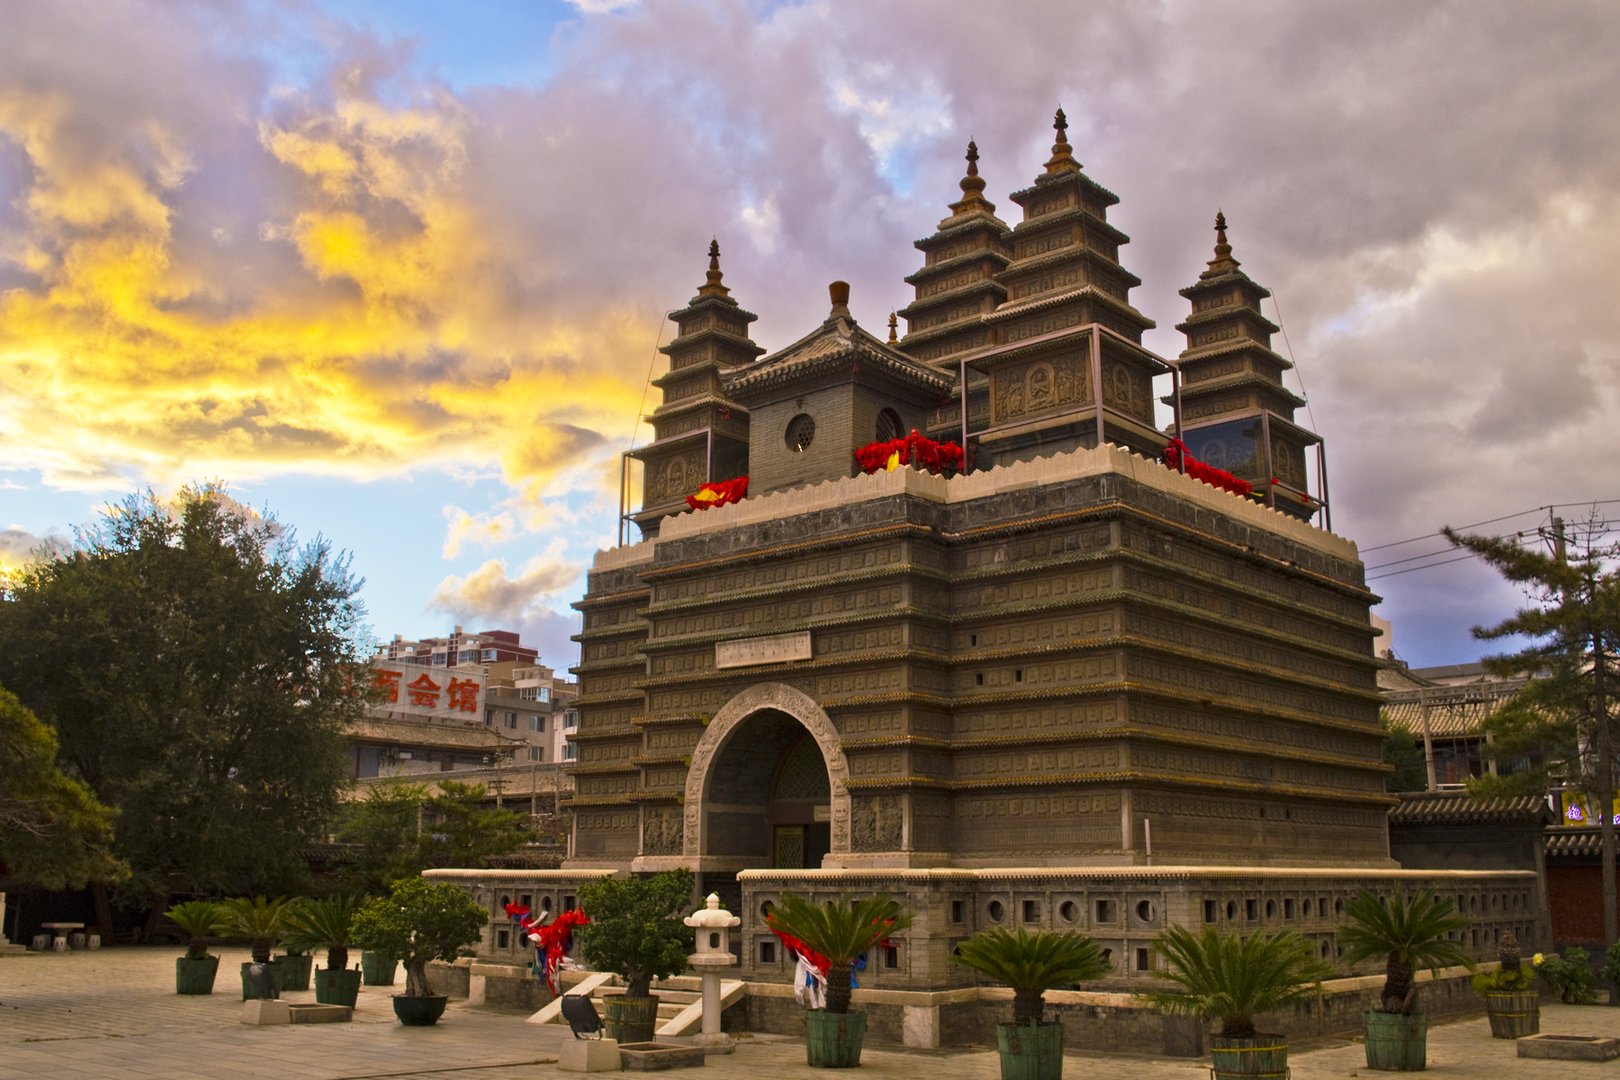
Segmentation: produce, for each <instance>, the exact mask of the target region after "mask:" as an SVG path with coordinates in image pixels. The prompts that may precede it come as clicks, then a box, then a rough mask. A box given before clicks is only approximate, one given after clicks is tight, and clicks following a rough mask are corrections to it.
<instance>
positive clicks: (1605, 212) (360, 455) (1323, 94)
mask: <svg viewBox="0 0 1620 1080" xmlns="http://www.w3.org/2000/svg"><path fill="white" fill-rule="evenodd" d="M4 8H5V24H6V31H5V33H4V34H3V35H0V561H3V562H5V563H8V564H14V563H15V562H17V561H18V560H19V559H21V558H23V557H24V556H25V553H26V552H27V550H28V549H29V548H30V547H31V546H32V545H33V544H35V543H37V542H38V539H39V538H41V537H45V536H49V535H53V534H65V533H67V532H68V531H69V530H70V528H71V527H72V526H73V525H75V524H78V523H83V522H85V521H87V520H89V519H90V518H91V517H92V515H93V514H94V512H95V510H96V508H97V507H99V506H101V505H103V504H104V503H106V502H107V501H108V500H110V499H115V498H118V497H120V496H121V495H122V494H123V493H125V492H128V491H131V490H135V489H137V488H139V487H142V486H146V485H150V486H152V487H154V488H156V489H157V490H159V491H166V490H170V489H172V488H174V487H175V486H177V485H179V484H181V483H183V482H186V481H188V480H197V479H205V478H220V479H223V480H225V481H227V482H229V484H230V485H231V489H232V491H233V492H234V493H235V494H236V495H237V496H238V497H239V498H241V499H243V500H244V501H247V502H250V503H252V504H253V505H255V506H268V507H269V508H270V509H271V510H272V511H274V512H276V513H277V514H278V515H279V516H280V517H281V518H282V519H283V520H284V521H286V522H288V523H290V524H292V525H295V526H296V527H297V528H298V529H299V531H300V534H301V535H303V536H305V537H309V536H313V535H314V534H315V533H317V532H319V533H322V534H324V535H326V536H327V537H329V538H331V539H332V540H334V541H335V542H336V543H337V544H338V545H339V546H341V547H345V548H348V549H350V550H351V551H352V552H353V554H354V557H355V569H356V570H357V572H359V573H360V574H362V575H364V576H365V577H366V578H367V581H368V583H367V585H366V588H365V590H364V593H363V596H364V598H365V600H366V602H367V604H368V606H369V608H370V611H371V621H372V625H373V627H374V629H375V632H376V633H377V634H378V635H379V636H380V637H386V636H389V635H392V634H394V633H403V634H406V635H407V636H419V635H426V634H437V633H443V632H445V631H447V630H448V629H449V628H450V626H451V625H452V624H453V623H458V622H459V623H464V624H467V625H468V626H469V628H472V627H475V626H476V627H480V628H483V627H491V626H495V625H501V626H520V627H521V628H522V629H523V630H524V632H525V634H526V636H527V637H528V638H530V639H531V640H534V641H536V642H538V643H539V644H540V645H541V646H542V649H543V653H544V656H545V659H546V660H547V662H550V663H553V664H555V665H557V666H566V665H567V664H569V663H571V662H573V660H574V658H575V657H574V647H573V646H572V645H571V644H569V643H568V641H567V635H568V633H569V632H570V627H571V624H572V619H571V615H570V612H569V609H568V603H569V601H570V600H571V599H572V598H573V597H575V596H576V595H578V593H579V592H580V591H581V589H582V583H583V578H582V573H583V567H584V566H585V565H586V564H587V563H588V561H589V559H590V555H591V553H592V552H593V551H594V550H595V549H596V548H597V547H600V546H604V545H606V544H609V543H611V542H612V537H613V535H614V517H615V512H616V501H617V494H618V492H617V479H616V478H617V468H618V466H617V461H618V454H619V453H620V452H621V451H622V450H624V449H625V448H626V447H627V446H628V445H629V442H630V440H631V439H632V438H633V437H634V438H638V439H642V440H644V439H645V433H646V429H644V428H642V429H638V427H637V424H636V419H635V418H636V415H637V410H638V407H639V404H640V402H641V399H642V393H643V389H644V385H645V381H646V378H647V374H648V369H649V364H650V363H651V362H652V360H653V357H654V347H655V344H656V342H657V338H658V335H659V334H660V332H661V321H662V315H663V313H664V312H665V311H666V310H668V309H670V308H674V307H678V306H680V305H681V304H682V303H684V302H685V300H686V299H687V298H688V297H690V296H691V295H692V294H693V291H694V289H695V287H696V286H697V285H698V284H699V283H701V281H702V272H703V269H704V265H705V264H704V259H703V254H704V251H705V248H706V247H707V245H708V242H709V239H710V238H711V236H712V237H716V238H718V239H719V241H720V245H721V248H722V250H723V251H724V253H725V255H724V260H723V265H724V269H725V272H726V283H727V284H728V285H730V286H732V288H733V290H734V293H733V295H734V296H736V297H737V299H738V300H739V301H740V302H741V303H742V304H743V305H744V306H745V307H748V308H749V309H751V310H753V311H756V312H758V313H759V315H760V316H761V318H760V320H759V322H758V323H757V324H755V338H756V340H758V341H759V342H760V344H762V345H765V346H767V347H776V346H780V345H784V344H786V343H788V342H790V341H792V340H794V339H795V338H796V337H798V336H800V335H801V334H803V333H805V332H806V331H808V330H809V329H810V328H811V327H813V326H814V325H815V324H816V323H818V322H819V321H820V319H821V318H822V317H824V315H825V310H826V288H825V286H826V283H827V282H828V281H830V280H832V279H834V278H844V279H846V280H848V281H850V282H851V283H852V284H853V287H854V289H853V298H852V307H853V309H854V311H855V314H856V315H857V316H858V317H859V318H860V319H861V320H862V321H863V322H864V323H865V325H867V326H868V327H871V328H874V329H881V327H882V324H883V322H884V321H885V319H886V316H887V314H888V312H889V310H890V309H891V308H894V307H898V306H900V305H903V304H904V303H905V302H906V300H907V299H908V296H907V293H908V289H907V287H906V286H905V284H904V282H903V281H902V280H901V278H902V277H903V276H904V275H905V274H907V273H909V272H911V271H912V270H914V269H915V268H916V266H917V265H918V261H919V255H918V253H917V252H916V251H915V250H914V249H913V248H912V247H911V241H912V240H913V239H915V238H917V237H920V236H925V235H927V234H928V233H929V232H931V231H932V229H933V228H934V224H935V222H936V221H937V220H938V219H939V218H940V217H941V216H942V215H943V214H944V213H946V211H945V204H946V203H947V202H950V201H951V200H952V199H953V198H954V197H955V196H956V180H957V179H958V177H959V176H960V175H961V167H962V161H961V155H962V149H963V146H964V144H965V143H966V142H967V140H968V138H969V137H972V138H975V139H977V141H978V144H979V147H980V149H981V153H982V155H983V159H982V161H981V169H982V172H983V174H984V175H985V177H986V179H987V180H988V182H989V188H988V190H987V191H986V195H987V196H989V197H990V198H991V199H992V200H994V201H996V202H998V203H1000V204H1001V207H1000V208H1001V210H1002V212H1003V214H1004V215H1007V216H1009V217H1011V214H1010V213H1009V212H1010V211H1016V207H1015V206H1013V205H1012V204H1011V203H1009V202H1007V201H1006V198H1005V196H1006V194H1007V192H1008V191H1010V190H1014V189H1016V188H1020V187H1023V186H1026V185H1027V184H1028V183H1029V182H1030V181H1031V180H1032V179H1033V177H1034V176H1035V174H1036V173H1037V172H1038V171H1039V170H1040V166H1041V164H1042V163H1043V162H1044V161H1045V160H1046V158H1047V156H1048V149H1049V146H1050V143H1051V129H1050V127H1049V124H1050V117H1051V113H1052V110H1053V108H1054V107H1055V106H1056V105H1058V104H1060V103H1061V104H1062V106H1063V107H1064V109H1065V110H1066V111H1067V113H1068V115H1069V117H1070V121H1071V125H1072V126H1071V130H1070V141H1071V142H1073V143H1074V145H1075V148H1076V150H1075V153H1076V156H1077V157H1078V158H1079V159H1080V160H1081V161H1082V162H1084V163H1085V166H1086V169H1087V171H1088V172H1089V173H1090V175H1092V176H1093V177H1094V178H1095V179H1097V180H1098V181H1099V182H1100V183H1102V184H1104V185H1105V186H1107V187H1108V188H1110V189H1112V190H1113V191H1115V192H1116V193H1118V194H1119V195H1120V197H1121V200H1122V201H1121V203H1120V205H1119V206H1118V207H1116V208H1115V211H1114V212H1113V216H1112V220H1113V221H1114V222H1115V223H1116V224H1117V225H1118V226H1119V227H1121V228H1122V229H1124V230H1125V231H1126V232H1127V233H1129V234H1130V235H1131V237H1132V243H1131V244H1130V245H1129V246H1128V247H1126V248H1125V249H1124V250H1123V252H1122V255H1121V259H1122V261H1123V262H1124V264H1125V265H1126V266H1127V267H1128V268H1129V269H1130V270H1132V271H1133V272H1135V273H1136V274H1137V275H1139V276H1140V277H1141V278H1142V281H1143V284H1142V286H1141V287H1140V288H1138V289H1137V290H1135V292H1134V293H1133V295H1132V299H1133V301H1134V303H1135V304H1136V306H1137V307H1138V308H1140V309H1141V310H1142V311H1143V312H1145V313H1146V314H1147V315H1149V316H1150V317H1152V318H1154V319H1156V320H1157V321H1158V324H1159V328H1158V329H1157V330H1155V331H1152V332H1150V333H1149V335H1148V339H1147V343H1148V345H1149V346H1150V347H1152V348H1154V349H1155V350H1156V351H1158V352H1160V353H1161V354H1165V355H1171V356H1174V355H1175V354H1177V353H1178V352H1179V351H1180V350H1181V348H1182V345H1183V339H1182V337H1181V335H1180V334H1178V333H1177V332H1176V331H1175V329H1174V327H1175V324H1176V322H1178V321H1179V320H1180V319H1181V318H1182V317H1183V316H1184V315H1185V313H1186V312H1187V304H1186V301H1185V300H1183V299H1182V298H1181V297H1179V296H1178V295H1176V290H1177V289H1178V288H1180V287H1182V286H1184V285H1186V284H1189V283H1190V282H1191V281H1193V280H1194V278H1195V277H1196V275H1197V273H1198V271H1199V270H1201V269H1202V268H1203V264H1204V261H1205V260H1207V259H1208V258H1210V253H1209V249H1210V246H1211V243H1212V239H1213V238H1212V234H1211V232H1210V222H1211V219H1212V217H1213V215H1214V213H1215V210H1216V209H1217V208H1221V209H1224V211H1225V212H1226V215H1227V217H1228V219H1229V221H1230V222H1231V240H1232V242H1233V244H1234V246H1235V249H1236V255H1237V257H1238V258H1239V259H1240V260H1242V262H1243V265H1244V268H1245V269H1246V270H1247V271H1248V272H1249V273H1250V274H1251V275H1252V276H1253V277H1254V278H1255V279H1256V280H1257V281H1259V282H1261V283H1262V284H1264V285H1267V286H1268V287H1270V288H1272V289H1273V290H1274V291H1275V292H1276V298H1277V300H1278V302H1279V303H1280V319H1281V322H1282V323H1283V325H1284V327H1285V328H1286V330H1287V343H1286V347H1287V348H1288V349H1291V351H1292V354H1293V356H1294V358H1295V359H1296V360H1297V361H1298V363H1299V375H1300V376H1301V379H1302V380H1303V390H1304V391H1305V392H1307V393H1308V396H1309V398H1310V402H1311V411H1310V414H1309V416H1305V417H1303V419H1305V420H1306V422H1307V423H1311V424H1313V425H1314V426H1315V427H1316V429H1317V430H1319V431H1320V432H1322V433H1323V434H1324V435H1325V436H1326V438H1327V441H1328V442H1327V445H1328V464H1329V469H1330V474H1331V494H1332V497H1333V503H1334V519H1333V524H1334V526H1335V531H1337V532H1339V533H1341V534H1343V535H1346V536H1348V537H1350V538H1351V539H1353V540H1355V541H1356V542H1358V543H1359V544H1361V545H1362V548H1363V550H1364V551H1366V559H1367V563H1368V565H1369V567H1375V569H1371V570H1370V576H1372V577H1374V578H1375V579H1376V580H1374V581H1373V582H1372V585H1373V588H1374V589H1375V590H1376V591H1378V592H1379V593H1380V594H1381V595H1383V596H1384V597H1386V600H1385V602H1384V603H1383V605H1382V607H1381V608H1380V609H1379V610H1380V612H1381V613H1382V614H1383V615H1384V616H1385V617H1387V618H1390V619H1392V620H1393V621H1394V623H1395V648H1396V651H1397V653H1398V654H1399V655H1400V656H1402V657H1403V658H1405V659H1407V660H1409V661H1410V662H1412V663H1413V664H1434V663H1452V662H1461V661H1466V660H1472V659H1475V658H1477V657H1478V655H1479V654H1480V651H1481V646H1480V645H1479V644H1478V643H1477V642H1474V641H1472V640H1471V639H1470V637H1469V634H1468V627H1469V626H1470V625H1472V624H1474V623H1479V622H1492V621H1495V620H1496V619H1498V618H1500V617H1502V616H1504V615H1505V614H1506V613H1507V612H1508V611H1509V610H1510V608H1511V607H1512V606H1513V605H1514V604H1515V603H1516V602H1517V601H1518V600H1519V599H1520V598H1519V597H1518V595H1517V594H1516V593H1515V592H1514V591H1513V590H1511V589H1508V588H1505V587H1503V586H1501V585H1499V584H1497V583H1496V582H1495V581H1494V578H1493V576H1492V574H1491V573H1490V572H1489V571H1487V570H1485V569H1483V568H1481V567H1478V566H1476V565H1475V564H1473V563H1472V562H1469V561H1462V562H1457V563H1448V564H1445V565H1434V566H1431V564H1442V563H1446V560H1447V559H1448V558H1449V557H1441V558H1438V559H1426V560H1425V559H1419V560H1417V561H1399V560H1408V559H1411V558H1412V557H1414V556H1419V555H1421V554H1423V553H1426V552H1437V551H1440V550H1442V548H1443V547H1444V545H1443V543H1439V542H1435V541H1433V540H1430V541H1425V542H1419V543H1412V544H1405V545H1402V546H1394V547H1390V546H1386V545H1391V544H1396V543H1397V542H1399V541H1405V540H1409V539H1412V538H1417V537H1424V536H1430V535H1432V534H1433V533H1434V532H1435V531H1436V530H1438V529H1439V527H1440V526H1442V525H1444V524H1452V525H1459V526H1466V525H1472V524H1474V523H1476V522H1487V521H1490V520H1491V519H1501V520H1496V521H1492V523H1491V524H1489V525H1487V526H1485V528H1487V529H1489V530H1492V531H1503V530H1507V531H1520V530H1524V531H1527V532H1528V533H1529V534H1530V540H1531V541H1532V542H1533V540H1534V530H1535V528H1536V526H1537V525H1538V524H1540V523H1542V522H1544V521H1545V520H1546V518H1547V516H1548V514H1547V511H1546V510H1544V509H1541V508H1543V507H1546V506H1548V505H1550V504H1567V505H1565V506H1564V508H1563V510H1562V511H1561V512H1562V513H1563V514H1564V515H1565V516H1568V517H1573V518H1584V517H1585V516H1586V514H1587V510H1588V509H1589V507H1590V505H1591V504H1592V503H1593V502H1594V501H1596V500H1608V499H1620V475H1617V469H1616V467H1615V466H1614V464H1613V463H1614V462H1615V461H1620V423H1616V422H1615V421H1614V419H1613V417H1615V416H1616V415H1617V410H1616V404H1617V402H1616V397H1617V391H1620V371H1617V363H1616V362H1617V357H1620V344H1617V343H1620V325H1617V323H1620V305H1617V303H1616V296H1615V293H1616V290H1617V287H1620V110H1617V109H1616V108H1615V102H1616V101H1620V64H1617V63H1615V60H1614V57H1615V56H1616V55H1620V8H1616V7H1615V6H1614V5H1612V4H1606V3H1596V2H1594V3H1559V2H1555V0H1549V2H1541V3H1537V4H1525V3H1521V2H1502V3H1490V2H1484V0H1465V2H1454V3H1420V2H1414V0H1389V2H1379V0H1357V2H1356V3H1352V4H1325V3H1323V4H1301V3H1287V2H1281V0H1279V2H1275V3H1262V2H1221V0H1199V2H1190V0H1189V2H1186V3H1157V4H1154V3H1144V2H1140V0H1133V2H1123V0H1122V2H1118V3H1091V2H1077V0H1062V2H1053V3H1040V2H1023V3H998V2H995V0H974V2H972V3H968V2H960V3H955V2H951V3H947V2H943V0H914V2H880V0H863V2H861V3H852V2H850V3H831V2H827V3H777V4H772V3H746V2H740V0H703V2H691V3H688V2H677V0H667V2H666V0H642V2H607V0H576V2H574V3H564V2H551V0H507V2H497V0H458V2H457V3H453V4H452V3H437V2H430V0H288V2H285V3H272V2H265V0H259V2H247V0H244V2H240V3H230V2H224V0H221V2H205V0H151V2H145V3H143V2H134V0H7V2H6V3H5V5H4ZM1268 313H1269V314H1271V315H1272V317H1273V318H1274V319H1276V318H1278V317H1279V311H1278V310H1269V311H1268ZM666 340H667V338H666ZM1279 344H1282V343H1281V342H1279ZM1290 377H1291V378H1292V376H1290ZM1293 385H1294V387H1295V389H1296V390H1299V389H1301V382H1300V380H1294V382H1293ZM654 397H655V398H656V391H655V392H654ZM1600 509H1602V508H1601V507H1600ZM1608 509H1609V510H1611V511H1615V512H1617V513H1620V503H1614V504H1611V505H1610V506H1609V507H1608ZM1368 549H1372V550H1368ZM1396 571H1410V572H1402V573H1396Z"/></svg>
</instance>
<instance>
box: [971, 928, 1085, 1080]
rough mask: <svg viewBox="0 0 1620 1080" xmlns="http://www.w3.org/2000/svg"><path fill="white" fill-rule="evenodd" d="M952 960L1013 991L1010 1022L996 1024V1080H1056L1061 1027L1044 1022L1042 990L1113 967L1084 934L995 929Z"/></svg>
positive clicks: (1060, 1068) (1060, 1072) (1060, 1064)
mask: <svg viewBox="0 0 1620 1080" xmlns="http://www.w3.org/2000/svg"><path fill="white" fill-rule="evenodd" d="M951 962H952V963H956V964H961V965H962V966H963V967H969V968H972V969H973V970H974V971H977V972H978V973H979V974H981V975H988V976H989V977H990V978H992V979H994V980H995V981H996V982H999V983H1004V984H1006V985H1007V986H1010V987H1012V992H1013V1020H1012V1023H1010V1024H998V1025H996V1046H997V1049H998V1050H999V1051H1000V1053H1001V1080H1059V1077H1061V1076H1062V1075H1063V1024H1062V1023H1061V1022H1059V1021H1056V1020H1054V1021H1052V1022H1051V1023H1047V1022H1046V1018H1045V1016H1044V1013H1045V1011H1046V992H1047V991H1048V990H1052V989H1055V988H1057V987H1059V986H1064V985H1067V984H1069V983H1077V982H1087V981H1089V980H1091V979H1100V978H1102V977H1103V976H1104V975H1106V974H1108V972H1109V971H1110V970H1111V969H1112V967H1113V965H1112V964H1111V963H1109V961H1108V958H1107V957H1105V956H1104V955H1103V951H1102V946H1100V945H1098V944H1097V943H1096V942H1095V941H1093V940H1091V938H1089V937H1087V936H1086V935H1084V934H1078V933H1074V932H1072V931H1071V932H1068V933H1061V932H1058V931H1055V930H1037V931H1035V932H1034V933H1031V932H1029V931H1028V930H1025V929H1024V928H1023V927H1022V926H1020V927H1019V928H1018V929H1017V930H1005V929H1002V928H1000V927H996V928H994V929H991V930H985V931H983V932H981V933H978V934H974V935H973V936H972V937H970V938H968V939H967V940H966V941H964V942H962V943H961V944H960V945H958V946H957V947H956V952H955V953H954V954H952V956H951Z"/></svg>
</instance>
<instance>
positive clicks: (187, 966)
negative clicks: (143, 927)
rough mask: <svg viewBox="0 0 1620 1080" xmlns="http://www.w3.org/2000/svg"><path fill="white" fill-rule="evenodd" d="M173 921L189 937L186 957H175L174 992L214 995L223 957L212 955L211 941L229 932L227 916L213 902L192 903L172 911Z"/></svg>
mask: <svg viewBox="0 0 1620 1080" xmlns="http://www.w3.org/2000/svg"><path fill="white" fill-rule="evenodd" d="M167 914H168V917H169V921H170V922H172V923H174V925H176V926H178V927H179V928H180V930H181V932H182V933H184V934H185V935H186V938H187V942H186V955H184V956H177V957H175V961H174V992H175V993H177V994H212V993H213V992H214V976H215V975H217V974H218V973H219V957H217V956H214V955H211V954H210V953H209V951H208V939H209V938H210V937H212V936H213V935H215V934H218V933H220V932H221V931H222V930H224V929H225V913H224V912H223V911H221V910H220V906H219V905H218V904H216V903H214V902H213V901H211V900H188V901H186V902H185V903H183V904H176V905H174V907H172V908H170V909H169V910H168V913H167Z"/></svg>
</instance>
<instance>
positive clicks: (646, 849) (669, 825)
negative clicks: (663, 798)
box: [641, 806, 685, 855]
mask: <svg viewBox="0 0 1620 1080" xmlns="http://www.w3.org/2000/svg"><path fill="white" fill-rule="evenodd" d="M684 843H685V826H684V824H683V823H682V821H681V811H680V808H679V807H675V806H648V807H644V808H643V809H642V811H641V853H642V854H643V855H679V854H680V853H681V846H682V845H683V844H684Z"/></svg>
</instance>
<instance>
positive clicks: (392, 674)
mask: <svg viewBox="0 0 1620 1080" xmlns="http://www.w3.org/2000/svg"><path fill="white" fill-rule="evenodd" d="M404 676H405V673H404V672H403V671H388V670H387V669H384V668H379V669H377V670H375V671H373V672H372V673H371V684H372V685H373V686H374V687H376V688H377V690H378V692H379V693H380V694H381V697H382V700H383V701H386V702H398V701H399V680H400V679H402V678H404Z"/></svg>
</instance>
